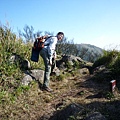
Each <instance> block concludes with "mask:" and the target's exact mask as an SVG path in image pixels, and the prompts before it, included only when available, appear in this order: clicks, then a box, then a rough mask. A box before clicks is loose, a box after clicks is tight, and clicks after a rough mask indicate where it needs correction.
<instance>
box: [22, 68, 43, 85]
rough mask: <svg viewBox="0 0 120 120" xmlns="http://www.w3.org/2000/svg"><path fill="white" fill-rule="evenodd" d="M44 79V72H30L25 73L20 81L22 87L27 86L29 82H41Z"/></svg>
mask: <svg viewBox="0 0 120 120" xmlns="http://www.w3.org/2000/svg"><path fill="white" fill-rule="evenodd" d="M43 78H44V71H43V70H37V69H34V70H31V71H29V72H28V71H27V72H26V73H25V75H24V77H23V79H22V81H21V82H22V85H28V84H29V83H30V82H31V81H33V80H37V81H43Z"/></svg>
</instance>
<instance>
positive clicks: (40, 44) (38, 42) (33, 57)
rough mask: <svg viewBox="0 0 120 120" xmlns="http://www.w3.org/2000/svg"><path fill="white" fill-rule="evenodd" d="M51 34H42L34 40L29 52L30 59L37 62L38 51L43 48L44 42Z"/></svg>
mask: <svg viewBox="0 0 120 120" xmlns="http://www.w3.org/2000/svg"><path fill="white" fill-rule="evenodd" d="M50 37H51V36H49V37H48V36H42V37H39V38H36V39H35V42H34V44H33V47H32V53H31V60H32V61H34V62H38V60H39V52H40V50H41V49H42V48H44V42H45V41H46V40H47V39H48V38H50Z"/></svg>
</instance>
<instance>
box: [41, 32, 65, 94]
mask: <svg viewBox="0 0 120 120" xmlns="http://www.w3.org/2000/svg"><path fill="white" fill-rule="evenodd" d="M63 37H64V33H63V32H58V33H57V35H56V36H51V37H49V38H48V39H47V40H46V41H45V43H44V48H43V49H42V50H41V51H40V55H41V57H42V58H43V61H44V65H45V73H44V81H43V87H42V88H43V90H46V91H48V92H52V91H53V90H52V89H51V88H50V87H49V82H50V73H51V66H52V58H53V56H54V54H55V47H56V44H57V41H58V40H62V39H63Z"/></svg>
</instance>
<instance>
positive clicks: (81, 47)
mask: <svg viewBox="0 0 120 120" xmlns="http://www.w3.org/2000/svg"><path fill="white" fill-rule="evenodd" d="M76 46H77V49H78V53H77V56H79V57H81V58H82V59H83V60H86V61H90V62H94V61H95V60H96V59H98V58H99V57H100V56H102V55H103V49H102V48H99V47H96V46H94V45H91V44H76Z"/></svg>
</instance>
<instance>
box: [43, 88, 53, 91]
mask: <svg viewBox="0 0 120 120" xmlns="http://www.w3.org/2000/svg"><path fill="white" fill-rule="evenodd" d="M43 90H45V91H47V92H53V89H51V88H49V87H43Z"/></svg>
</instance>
